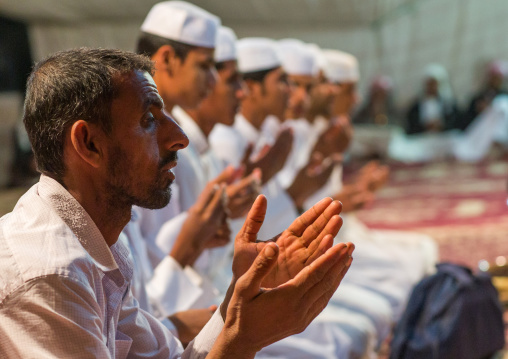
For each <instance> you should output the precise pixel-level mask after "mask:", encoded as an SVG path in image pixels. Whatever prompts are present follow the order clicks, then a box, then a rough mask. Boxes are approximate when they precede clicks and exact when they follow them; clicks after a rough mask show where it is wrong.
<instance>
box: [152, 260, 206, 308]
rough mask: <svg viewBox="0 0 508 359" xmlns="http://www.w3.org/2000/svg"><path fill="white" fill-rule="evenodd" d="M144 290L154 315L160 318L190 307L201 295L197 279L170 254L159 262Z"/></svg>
mask: <svg viewBox="0 0 508 359" xmlns="http://www.w3.org/2000/svg"><path fill="white" fill-rule="evenodd" d="M196 276H197V274H196ZM146 291H147V293H148V297H149V299H150V303H151V305H152V307H153V308H154V310H155V313H156V315H157V316H158V317H160V318H165V317H167V316H169V315H171V314H174V313H176V312H179V311H182V310H187V309H190V308H191V307H192V305H193V303H195V302H196V300H197V299H198V298H200V297H201V296H202V295H203V289H202V288H201V287H200V285H199V281H196V280H195V279H194V278H192V277H191V276H190V275H189V273H187V271H185V270H184V269H183V268H182V267H181V266H180V265H179V264H178V263H177V262H176V261H175V260H174V259H173V258H172V257H171V256H166V258H164V260H163V261H162V262H161V263H159V265H158V266H157V268H156V269H155V272H154V275H153V277H152V279H151V280H150V281H149V282H148V283H147V286H146Z"/></svg>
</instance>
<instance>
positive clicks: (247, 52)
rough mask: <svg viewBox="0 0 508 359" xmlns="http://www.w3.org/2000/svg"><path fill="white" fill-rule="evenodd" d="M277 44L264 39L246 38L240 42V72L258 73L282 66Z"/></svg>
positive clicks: (237, 45) (238, 48) (238, 46)
mask: <svg viewBox="0 0 508 359" xmlns="http://www.w3.org/2000/svg"><path fill="white" fill-rule="evenodd" d="M276 46H277V43H276V42H275V41H273V40H270V39H267V38H263V37H246V38H243V39H241V40H238V42H237V43H236V48H237V51H238V69H239V70H240V72H243V73H248V72H256V71H263V70H269V69H274V68H276V67H279V66H281V62H280V59H279V56H278V54H277V49H276Z"/></svg>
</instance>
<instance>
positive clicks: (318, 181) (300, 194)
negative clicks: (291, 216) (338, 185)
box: [287, 156, 336, 208]
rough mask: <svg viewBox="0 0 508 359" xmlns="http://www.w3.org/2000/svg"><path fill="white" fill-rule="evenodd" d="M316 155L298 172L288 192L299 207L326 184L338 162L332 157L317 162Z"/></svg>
mask: <svg viewBox="0 0 508 359" xmlns="http://www.w3.org/2000/svg"><path fill="white" fill-rule="evenodd" d="M316 157H317V156H313V157H312V158H311V160H310V161H309V163H308V164H307V165H306V166H305V167H304V168H302V169H301V170H300V171H299V172H298V174H297V175H296V177H295V179H294V180H293V183H292V184H291V186H289V188H288V189H287V193H288V194H289V195H290V196H291V198H292V199H293V202H294V203H295V205H296V207H297V208H301V207H303V204H304V203H305V200H306V199H307V198H309V197H310V196H311V195H312V194H313V193H314V192H316V191H317V190H319V189H320V188H321V187H323V186H324V185H325V184H326V182H327V181H328V179H329V178H330V175H331V174H332V171H333V167H334V165H335V164H336V161H334V160H332V158H328V159H325V160H323V161H321V163H316V161H315V158H316Z"/></svg>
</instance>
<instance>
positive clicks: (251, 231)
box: [236, 195, 266, 242]
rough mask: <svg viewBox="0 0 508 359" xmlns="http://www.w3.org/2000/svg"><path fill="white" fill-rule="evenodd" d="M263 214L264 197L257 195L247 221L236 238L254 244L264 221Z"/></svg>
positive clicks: (264, 212)
mask: <svg viewBox="0 0 508 359" xmlns="http://www.w3.org/2000/svg"><path fill="white" fill-rule="evenodd" d="M265 214H266V197H265V196H263V195H259V196H258V197H257V198H256V200H255V201H254V204H253V205H252V207H251V209H250V211H249V213H248V214H247V219H245V223H244V224H243V227H242V229H241V230H240V232H239V233H238V236H237V237H236V238H237V239H241V240H243V241H246V242H255V241H256V240H257V235H258V232H259V229H260V228H261V226H262V225H263V221H264V220H265Z"/></svg>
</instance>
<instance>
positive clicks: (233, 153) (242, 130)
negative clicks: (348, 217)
mask: <svg viewBox="0 0 508 359" xmlns="http://www.w3.org/2000/svg"><path fill="white" fill-rule="evenodd" d="M216 127H217V126H216ZM219 129H220V130H219V131H215V129H214V130H213V131H212V132H211V134H210V144H211V145H212V149H213V151H214V152H215V149H216V148H217V147H225V146H227V145H229V146H231V147H229V148H227V150H222V153H223V154H224V155H225V157H223V158H221V159H222V160H224V161H225V162H227V163H232V162H233V161H235V158H237V157H240V158H243V155H244V152H245V148H246V147H247V144H248V143H253V144H257V143H259V141H260V139H261V136H262V134H261V132H260V131H259V130H257V129H256V128H255V127H254V126H253V125H252V124H251V123H250V122H249V121H247V119H246V118H245V117H244V116H243V115H242V114H237V115H236V117H235V122H234V125H233V127H231V128H230V129H229V130H227V129H225V128H224V127H219ZM232 138H234V139H232ZM228 139H229V140H228ZM233 146H238V147H233ZM215 153H217V152H215ZM239 153H240V155H238V154H239ZM228 154H229V157H227V155H228ZM262 193H263V194H264V195H265V196H266V198H267V201H268V207H267V211H266V216H265V223H264V224H263V226H262V227H261V230H260V231H259V234H258V235H259V238H261V239H263V240H266V239H269V238H272V237H274V236H275V235H277V234H279V233H280V232H282V231H283V230H285V229H286V228H288V227H289V226H290V225H291V223H293V221H294V220H295V219H296V218H297V217H298V212H297V210H296V208H295V206H294V203H293V200H292V199H291V197H289V195H288V194H287V192H286V191H285V190H284V189H283V188H282V187H281V186H280V184H279V183H278V182H277V181H275V180H271V181H269V182H268V183H266V184H265V185H264V187H263V188H262Z"/></svg>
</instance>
